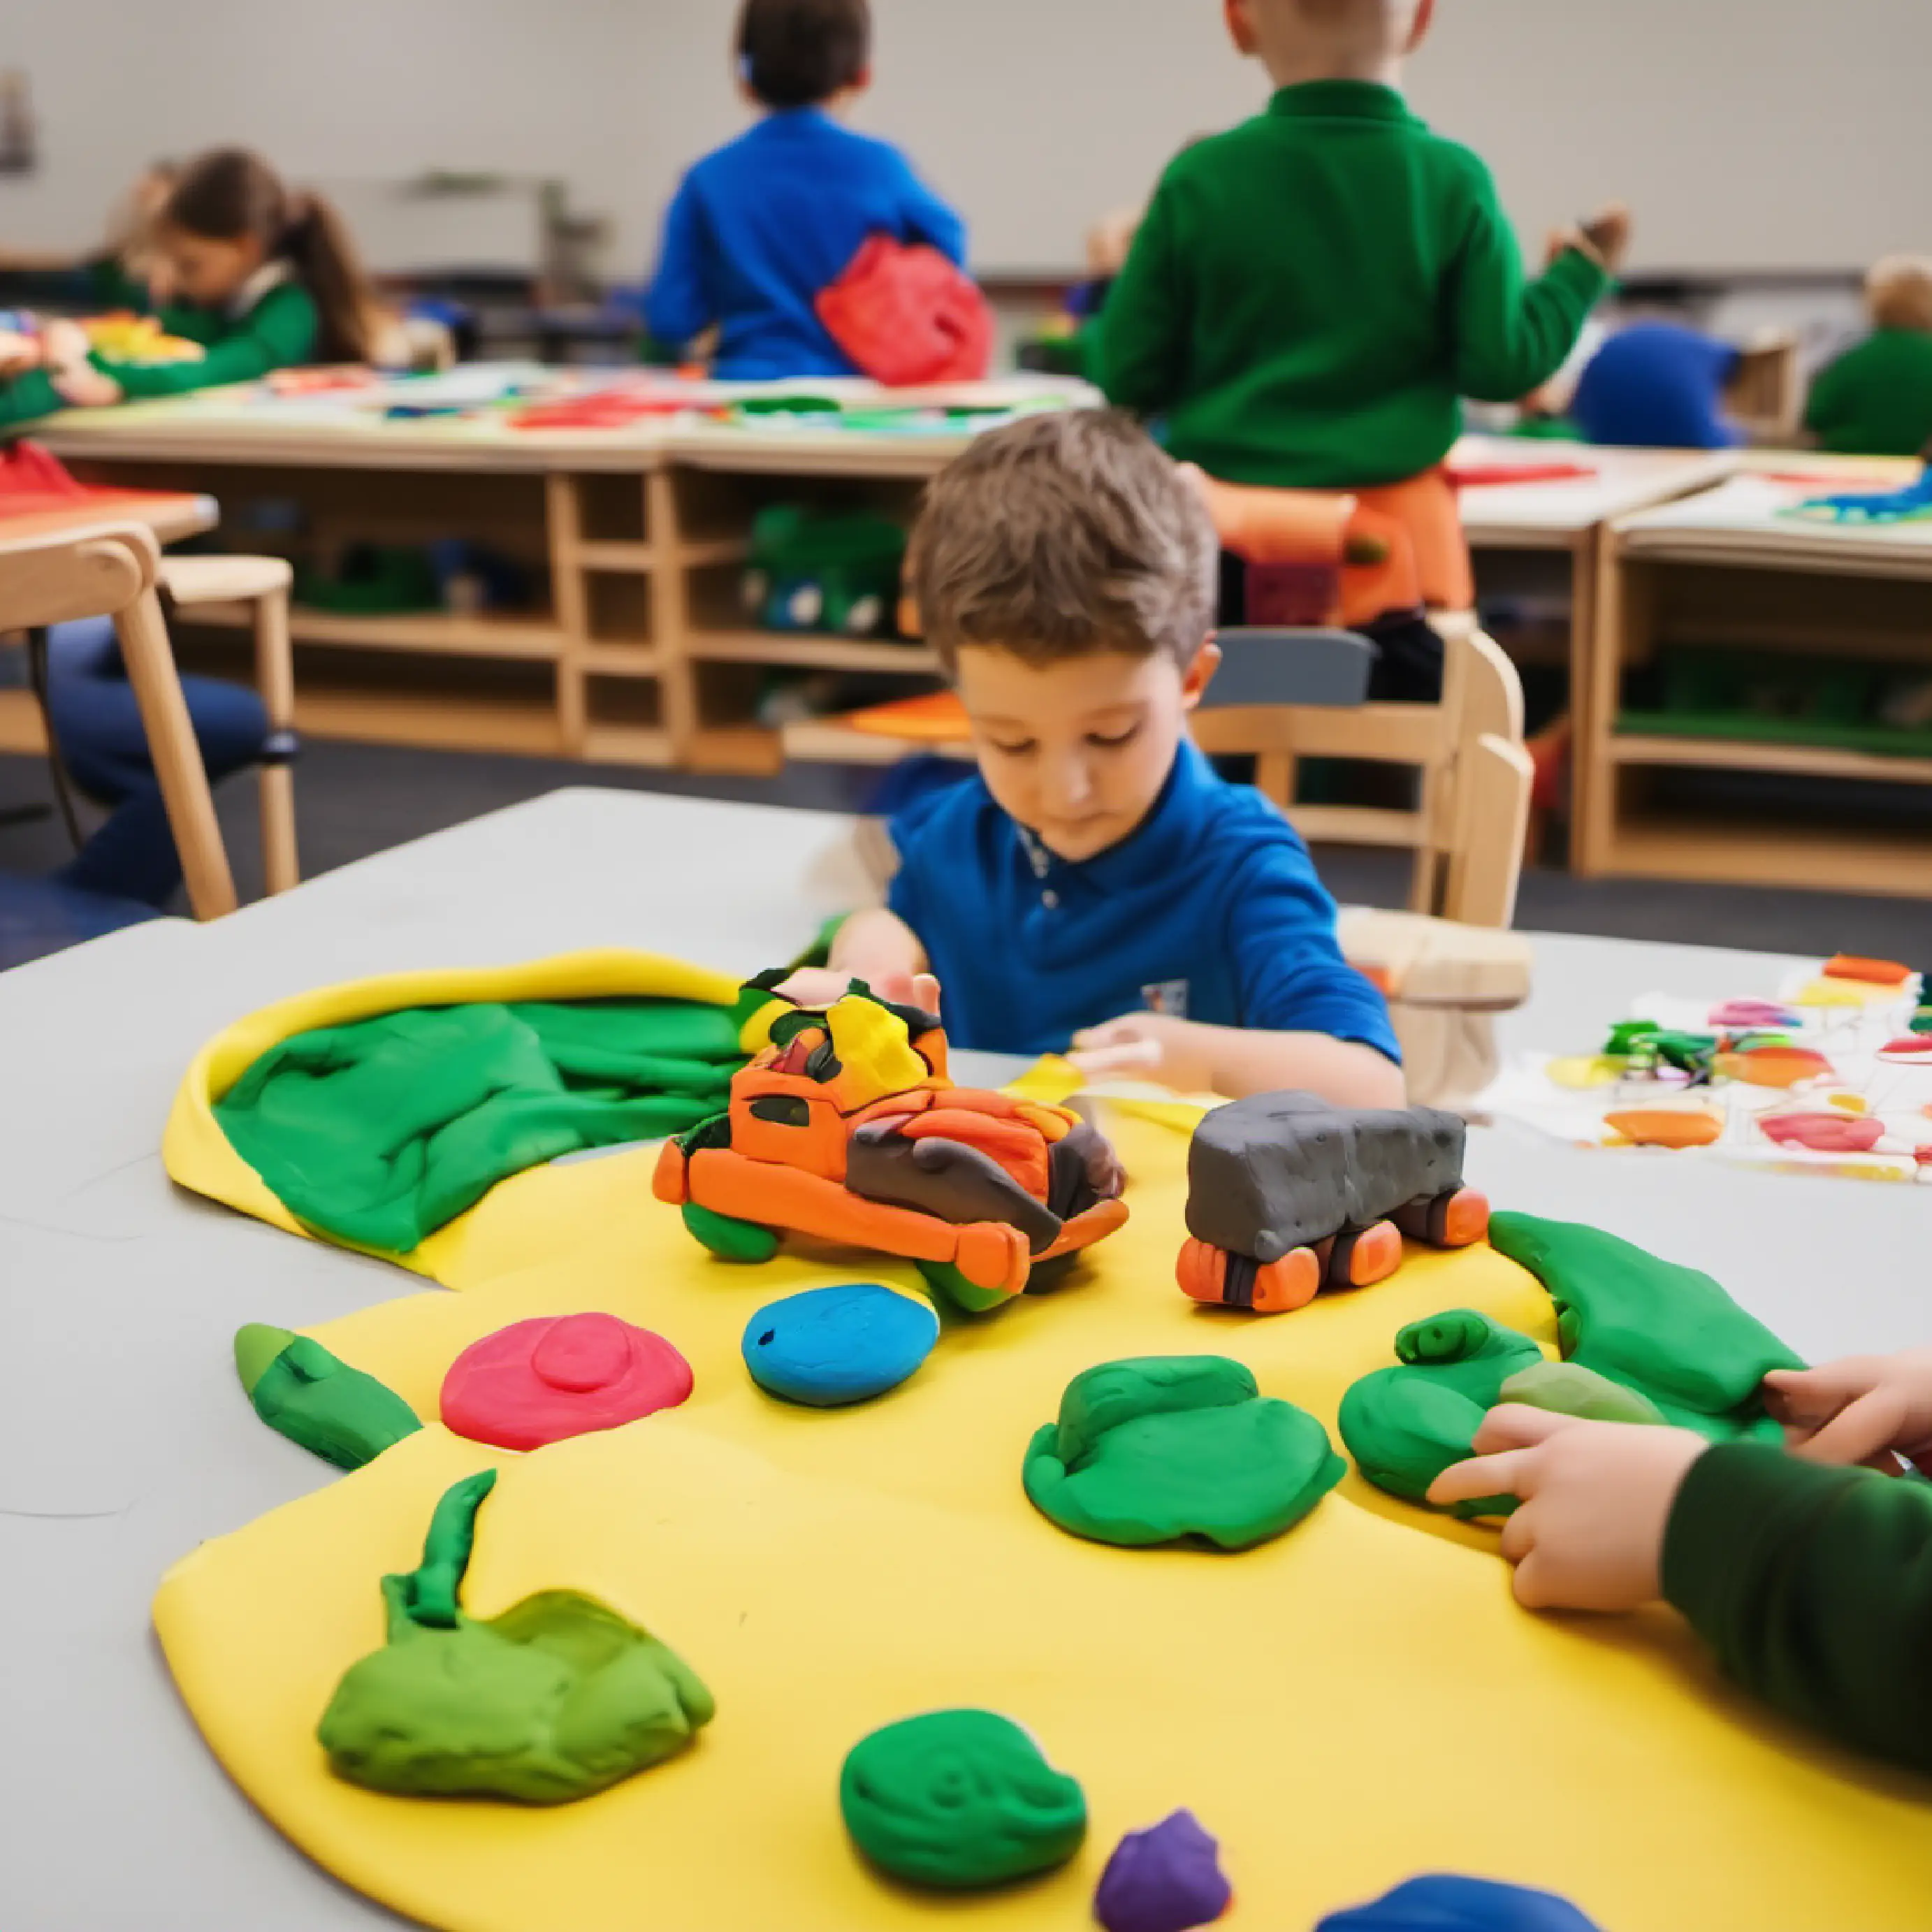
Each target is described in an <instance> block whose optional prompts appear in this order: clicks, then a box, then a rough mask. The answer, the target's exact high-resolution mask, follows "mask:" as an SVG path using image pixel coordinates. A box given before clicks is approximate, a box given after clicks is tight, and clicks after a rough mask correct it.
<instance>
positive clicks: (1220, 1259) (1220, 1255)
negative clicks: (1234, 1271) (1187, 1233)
mask: <svg viewBox="0 0 1932 1932" xmlns="http://www.w3.org/2000/svg"><path fill="white" fill-rule="evenodd" d="M1174 1278H1175V1280H1177V1281H1178V1282H1179V1283H1180V1284H1181V1293H1182V1294H1183V1295H1187V1296H1188V1297H1189V1298H1190V1299H1191V1300H1193V1301H1212V1302H1219V1301H1220V1300H1221V1298H1222V1292H1223V1289H1225V1287H1226V1285H1227V1280H1228V1256H1227V1252H1226V1250H1225V1249H1222V1248H1215V1247H1209V1246H1208V1244H1207V1243H1206V1242H1205V1241H1184V1242H1183V1243H1182V1244H1181V1258H1180V1259H1179V1260H1178V1261H1177V1262H1175V1265H1174Z"/></svg>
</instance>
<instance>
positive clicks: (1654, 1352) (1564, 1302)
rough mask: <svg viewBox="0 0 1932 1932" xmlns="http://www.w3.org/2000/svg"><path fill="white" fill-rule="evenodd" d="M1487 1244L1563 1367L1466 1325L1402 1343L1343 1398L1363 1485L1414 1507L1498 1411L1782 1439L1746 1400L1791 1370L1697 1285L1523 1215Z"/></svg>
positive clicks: (1508, 1217) (1794, 1362)
mask: <svg viewBox="0 0 1932 1932" xmlns="http://www.w3.org/2000/svg"><path fill="white" fill-rule="evenodd" d="M1490 1240H1491V1241H1492V1242H1493V1244H1494V1245H1495V1247H1496V1250H1497V1251H1498V1253H1501V1254H1504V1255H1506V1256H1508V1257H1509V1259H1511V1260H1512V1261H1514V1262H1517V1264H1518V1265H1520V1266H1521V1267H1523V1268H1526V1269H1528V1270H1529V1272H1530V1273H1531V1274H1533V1275H1535V1277H1536V1278H1537V1279H1538V1280H1539V1281H1540V1282H1541V1283H1542V1284H1543V1286H1544V1288H1545V1289H1547V1290H1548V1291H1549V1294H1550V1300H1551V1301H1552V1303H1553V1304H1554V1305H1555V1307H1556V1327H1557V1336H1558V1340H1559V1343H1560V1345H1561V1346H1562V1349H1563V1351H1564V1353H1565V1356H1566V1358H1568V1359H1567V1360H1565V1361H1562V1362H1560V1363H1559V1362H1550V1361H1546V1360H1545V1359H1544V1355H1543V1352H1542V1351H1541V1349H1538V1347H1537V1346H1536V1344H1535V1343H1534V1342H1532V1340H1530V1339H1529V1337H1527V1336H1526V1335H1519V1334H1517V1333H1516V1331H1514V1329H1509V1328H1504V1327H1503V1326H1502V1325H1501V1324H1500V1323H1499V1322H1493V1321H1491V1320H1490V1318H1489V1317H1488V1316H1486V1315H1480V1314H1478V1313H1475V1311H1474V1310H1471V1309H1466V1308H1463V1309H1453V1310H1450V1311H1448V1313H1445V1314H1442V1315H1437V1316H1431V1317H1430V1319H1429V1320H1428V1321H1427V1322H1416V1323H1415V1324H1413V1325H1412V1326H1410V1327H1409V1328H1405V1329H1403V1331H1402V1332H1401V1334H1399V1335H1398V1336H1397V1337H1396V1355H1397V1358H1398V1359H1399V1361H1400V1364H1401V1366H1400V1367H1396V1368H1392V1369H1380V1370H1376V1373H1373V1375H1368V1376H1364V1377H1363V1378H1362V1379H1361V1381H1359V1382H1357V1383H1355V1385H1354V1386H1353V1387H1352V1388H1350V1389H1349V1391H1348V1393H1347V1394H1346V1395H1344V1396H1343V1398H1342V1406H1341V1412H1340V1417H1339V1418H1338V1419H1339V1421H1340V1427H1341V1431H1342V1439H1343V1442H1345V1443H1346V1445H1348V1448H1349V1454H1351V1455H1352V1456H1353V1457H1355V1460H1356V1462H1357V1463H1358V1464H1359V1465H1360V1466H1361V1472H1362V1474H1363V1475H1364V1476H1366V1477H1367V1478H1368V1479H1369V1481H1370V1482H1372V1483H1373V1484H1375V1485H1376V1487H1378V1488H1379V1489H1383V1490H1388V1492H1389V1493H1390V1494H1391V1495H1392V1496H1403V1497H1406V1498H1407V1499H1409V1501H1411V1502H1421V1501H1422V1500H1423V1499H1424V1496H1426V1494H1427V1490H1428V1488H1429V1486H1430V1484H1431V1483H1433V1481H1435V1480H1436V1478H1437V1477H1438V1476H1439V1475H1441V1474H1442V1472H1443V1471H1444V1470H1445V1469H1448V1467H1449V1466H1450V1465H1451V1463H1460V1462H1461V1461H1463V1460H1464V1459H1465V1458H1466V1457H1468V1456H1469V1455H1470V1454H1472V1450H1473V1447H1474V1443H1475V1434H1476V1431H1477V1430H1478V1429H1479V1428H1480V1427H1481V1426H1482V1421H1483V1418H1484V1415H1486V1414H1487V1412H1488V1411H1489V1410H1490V1409H1492V1408H1493V1407H1494V1406H1496V1404H1497V1403H1499V1402H1505V1401H1510V1402H1527V1403H1531V1404H1532V1406H1535V1407H1538V1408H1541V1409H1553V1410H1556V1411H1558V1412H1560V1413H1562V1414H1565V1415H1580V1416H1584V1417H1586V1418H1590V1419H1592V1420H1595V1421H1613V1422H1634V1423H1650V1424H1656V1423H1670V1424H1676V1426H1678V1427H1680V1428H1685V1429H1694V1430H1697V1433H1699V1434H1700V1435H1701V1436H1707V1437H1709V1439H1710V1440H1711V1441H1712V1442H1739V1441H1750V1440H1759V1441H1763V1442H1780V1441H1781V1440H1782V1439H1783V1438H1782V1433H1781V1430H1779V1428H1778V1424H1776V1423H1775V1422H1774V1421H1772V1418H1770V1417H1769V1415H1767V1414H1766V1412H1765V1409H1764V1404H1763V1400H1762V1398H1761V1397H1760V1394H1759V1390H1760V1385H1761V1384H1762V1383H1763V1380H1764V1378H1765V1376H1766V1374H1767V1373H1769V1371H1770V1370H1773V1369H1784V1368H1802V1367H1804V1366H1805V1364H1804V1363H1803V1362H1802V1360H1801V1359H1800V1358H1799V1357H1798V1356H1796V1355H1793V1353H1792V1352H1791V1351H1790V1349H1787V1347H1786V1346H1784V1343H1782V1342H1781V1341H1780V1340H1778V1337H1776V1336H1775V1335H1774V1334H1772V1332H1771V1331H1770V1330H1769V1329H1768V1328H1766V1327H1765V1326H1764V1325H1763V1323H1762V1322H1759V1321H1758V1320H1757V1319H1755V1318H1754V1316H1750V1315H1748V1314H1747V1313H1745V1311H1744V1310H1742V1308H1740V1307H1739V1306H1738V1305H1737V1304H1736V1302H1734V1301H1733V1300H1732V1299H1731V1298H1730V1296H1729V1295H1727V1294H1726V1293H1725V1292H1724V1290H1723V1289H1721V1287H1719V1286H1718V1284H1717V1283H1715V1281H1713V1280H1712V1279H1711V1277H1709V1275H1707V1274H1700V1273H1699V1272H1698V1271H1697V1270H1696V1269H1695V1268H1682V1267H1680V1266H1679V1265H1677V1264H1676V1263H1675V1262H1667V1261H1663V1260H1661V1259H1658V1256H1655V1255H1652V1254H1649V1253H1646V1252H1645V1250H1643V1249H1642V1248H1640V1247H1634V1246H1633V1245H1632V1244H1631V1243H1630V1242H1628V1241H1619V1239H1618V1238H1616V1236H1615V1235H1607V1234H1605V1233H1604V1232H1603V1231H1602V1230H1601V1229H1598V1228H1590V1227H1585V1226H1580V1225H1579V1224H1577V1223H1571V1222H1565V1221H1544V1220H1538V1218H1537V1217H1535V1216H1534V1215H1529V1214H1495V1215H1493V1216H1491V1217H1490ZM1513 1508H1515V1505H1514V1502H1511V1500H1510V1499H1508V1498H1496V1497H1488V1498H1484V1499H1479V1500H1478V1501H1476V1502H1467V1503H1460V1504H1458V1505H1456V1508H1455V1514H1457V1515H1458V1516H1464V1517H1474V1516H1498V1515H1505V1514H1508V1511H1510V1510H1511V1509H1513Z"/></svg>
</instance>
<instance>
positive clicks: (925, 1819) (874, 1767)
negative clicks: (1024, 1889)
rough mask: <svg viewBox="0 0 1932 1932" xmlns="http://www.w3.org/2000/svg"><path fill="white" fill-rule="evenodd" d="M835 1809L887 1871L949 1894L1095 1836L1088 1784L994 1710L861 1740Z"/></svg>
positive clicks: (1012, 1873)
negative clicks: (1053, 1763) (1085, 1789)
mask: <svg viewBox="0 0 1932 1932" xmlns="http://www.w3.org/2000/svg"><path fill="white" fill-rule="evenodd" d="M838 1809H839V1811H840V1813H841V1815H842V1816H843V1817H844V1820H845V1829H847V1831H848V1832H850V1833H851V1835H852V1838H853V1842H854V1843H856V1845H857V1846H858V1847H859V1849H860V1850H861V1851H862V1852H864V1853H865V1855H866V1857H868V1858H870V1859H871V1861H872V1862H873V1863H874V1864H875V1865H877V1867H879V1868H880V1870H882V1871H885V1872H889V1873H891V1874H892V1876H893V1877H895V1878H901V1879H908V1880H910V1882H912V1883H913V1884H915V1885H941V1886H944V1887H946V1888H948V1889H950V1890H965V1889H969V1888H977V1887H979V1886H982V1885H1003V1884H1005V1883H1007V1882H1008V1881H1009V1880H1010V1879H1017V1878H1025V1877H1026V1876H1028V1875H1029V1874H1030V1873H1034V1872H1040V1871H1046V1870H1049V1869H1050V1868H1051V1867H1053V1866H1055V1865H1058V1864H1064V1863H1065V1862H1066V1861H1067V1859H1069V1858H1071V1857H1072V1856H1073V1854H1074V1853H1075V1852H1076V1851H1077V1850H1079V1847H1080V1841H1082V1838H1085V1836H1086V1835H1087V1801H1086V1799H1085V1796H1083V1795H1082V1792H1081V1790H1080V1787H1079V1785H1078V1784H1076V1783H1075V1782H1074V1781H1073V1779H1072V1778H1069V1777H1067V1775H1066V1774H1065V1773H1064V1772H1058V1771H1055V1769H1054V1768H1053V1767H1052V1766H1051V1765H1050V1764H1049V1763H1047V1761H1046V1759H1045V1758H1044V1757H1043V1756H1042V1755H1041V1754H1040V1747H1039V1746H1038V1745H1036V1744H1035V1743H1034V1741H1033V1739H1031V1738H1030V1737H1029V1736H1028V1735H1027V1734H1026V1733H1025V1731H1023V1730H1021V1729H1020V1727H1019V1725H1017V1724H1014V1723H1013V1721H1011V1720H1010V1718H1002V1717H999V1716H998V1715H995V1713H994V1712H991V1711H930V1712H927V1713H926V1715H924V1716H922V1717H917V1718H906V1719H904V1721H902V1722H901V1723H899V1724H888V1725H886V1727H884V1728H883V1730H877V1731H874V1732H873V1733H871V1736H868V1737H864V1738H862V1739H859V1742H858V1743H856V1745H853V1747H852V1748H851V1750H850V1751H849V1752H848V1753H847V1755H846V1758H845V1763H844V1767H843V1768H842V1769H841V1771H840V1772H839V1774H838Z"/></svg>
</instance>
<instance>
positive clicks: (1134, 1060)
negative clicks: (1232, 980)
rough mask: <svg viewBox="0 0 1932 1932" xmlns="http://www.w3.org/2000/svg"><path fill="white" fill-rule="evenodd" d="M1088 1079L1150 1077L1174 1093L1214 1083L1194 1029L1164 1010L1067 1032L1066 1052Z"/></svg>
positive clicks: (1197, 1090)
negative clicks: (1069, 1047)
mask: <svg viewBox="0 0 1932 1932" xmlns="http://www.w3.org/2000/svg"><path fill="white" fill-rule="evenodd" d="M1067 1058H1068V1059H1070V1061H1073V1064H1074V1065H1075V1066H1076V1067H1079V1070H1081V1072H1082V1073H1084V1074H1085V1075H1086V1076H1087V1077H1088V1079H1090V1080H1112V1079H1120V1080H1154V1081H1158V1082H1160V1085H1162V1086H1163V1087H1172V1088H1173V1089H1174V1090H1175V1092H1176V1093H1178V1094H1203V1093H1206V1092H1208V1091H1209V1090H1210V1089H1211V1088H1212V1087H1213V1085H1214V1067H1213V1064H1212V1062H1211V1061H1210V1060H1209V1058H1208V1055H1207V1053H1206V1052H1205V1050H1204V1049H1203V1047H1202V1044H1201V1040H1200V1035H1199V1031H1198V1030H1197V1029H1196V1028H1195V1027H1194V1026H1193V1025H1191V1024H1190V1022H1188V1021H1186V1020H1182V1019H1175V1017H1174V1016H1172V1014H1170V1013H1128V1014H1127V1015H1125V1016H1124V1017H1122V1018H1121V1019H1117V1020H1109V1022H1107V1023H1106V1025H1105V1026H1097V1027H1089V1028H1087V1029H1086V1031H1085V1032H1084V1033H1076V1034H1075V1035H1074V1036H1073V1052H1071V1053H1070V1054H1069V1055H1067Z"/></svg>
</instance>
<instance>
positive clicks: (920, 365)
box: [813, 235, 993, 389]
mask: <svg viewBox="0 0 1932 1932" xmlns="http://www.w3.org/2000/svg"><path fill="white" fill-rule="evenodd" d="M813 306H814V308H816V309H817V311H818V319H819V320H820V322H822V323H824V325H825V328H826V333H827V334H828V335H829V336H830V337H831V338H832V341H834V342H835V343H837V344H838V346H839V347H840V348H841V349H842V350H844V352H845V353H846V354H847V356H850V358H851V359H852V360H853V362H855V363H856V365H858V367H859V371H860V372H861V373H862V374H865V375H867V376H869V377H871V379H872V380H873V381H874V382H875V383H886V384H887V385H888V386H890V387H892V388H895V389H899V388H905V387H907V386H910V385H911V384H913V383H970V382H977V380H979V379H980V377H983V375H985V374H986V367H987V365H988V363H989V362H990V360H991V359H992V352H993V312H992V310H991V309H990V308H988V307H987V305H986V297H985V296H983V295H982V294H981V293H980V291H979V289H978V287H977V285H976V284H974V282H973V281H971V279H970V278H968V276H966V275H963V274H962V273H961V272H960V271H959V269H956V268H955V267H954V266H953V264H952V263H950V262H949V261H948V260H947V259H946V257H944V255H942V254H941V253H940V252H939V251H938V249H937V248H928V247H926V245H924V244H923V243H919V244H918V245H915V246H913V247H911V248H907V246H905V245H904V244H903V243H901V242H895V241H894V240H893V239H892V237H891V236H889V235H874V236H871V237H870V238H869V239H868V240H867V241H866V242H865V244H864V245H863V246H862V248H860V249H859V252H858V254H856V255H854V256H853V257H852V259H851V260H850V262H849V263H847V264H846V266H845V272H844V274H843V275H841V276H840V277H839V278H838V280H837V281H835V282H834V283H833V284H832V286H831V287H829V288H828V289H824V290H820V293H819V295H818V298H817V301H816V302H815V303H814V305H813Z"/></svg>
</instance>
